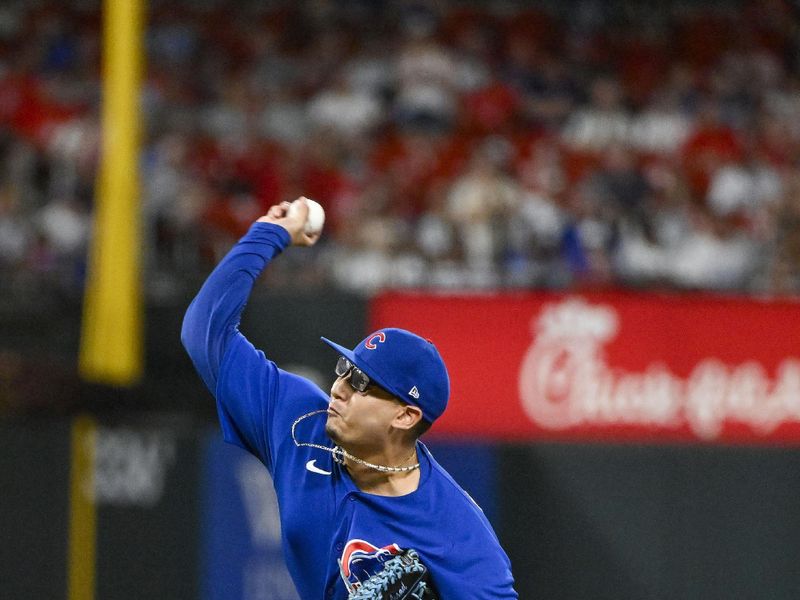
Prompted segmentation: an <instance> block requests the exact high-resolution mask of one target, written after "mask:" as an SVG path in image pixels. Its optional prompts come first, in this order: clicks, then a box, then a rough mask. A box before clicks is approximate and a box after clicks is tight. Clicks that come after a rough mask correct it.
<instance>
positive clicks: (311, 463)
mask: <svg viewBox="0 0 800 600" xmlns="http://www.w3.org/2000/svg"><path fill="white" fill-rule="evenodd" d="M315 462H317V459H314V460H310V461H308V462H307V463H306V469H308V470H309V471H311V472H312V473H319V474H320V475H330V474H331V472H330V471H323V470H322V469H320V468H319V467H318V466H317V465H315V464H314V463H315Z"/></svg>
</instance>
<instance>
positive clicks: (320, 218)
mask: <svg viewBox="0 0 800 600" xmlns="http://www.w3.org/2000/svg"><path fill="white" fill-rule="evenodd" d="M298 202H299V200H295V201H294V202H292V205H291V206H290V207H289V215H292V211H296V210H297V203H298ZM306 204H307V205H308V218H307V219H306V226H305V229H304V230H303V231H304V232H305V233H306V234H307V235H314V234H315V233H319V232H321V231H322V226H323V225H325V210H324V209H323V208H322V206H320V204H319V202H316V201H314V200H312V199H311V198H306Z"/></svg>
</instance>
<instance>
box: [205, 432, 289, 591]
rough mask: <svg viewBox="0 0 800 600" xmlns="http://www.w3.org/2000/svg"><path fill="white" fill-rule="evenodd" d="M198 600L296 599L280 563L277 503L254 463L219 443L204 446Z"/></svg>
mask: <svg viewBox="0 0 800 600" xmlns="http://www.w3.org/2000/svg"><path fill="white" fill-rule="evenodd" d="M204 463H205V468H204V470H203V482H202V490H203V505H202V508H201V510H202V532H201V543H202V546H201V547H202V556H201V573H200V580H201V592H202V596H201V597H202V598H203V600H297V593H296V592H295V589H294V585H293V584H292V581H291V578H290V577H289V573H288V572H287V570H286V566H285V564H284V562H283V554H282V550H281V532H280V521H279V517H278V501H277V498H276V497H275V491H274V490H273V488H272V480H271V479H270V476H269V473H268V472H267V470H266V468H264V465H262V464H261V463H260V462H259V461H258V460H257V459H256V458H254V457H253V456H251V455H250V454H248V453H247V452H245V451H244V450H241V449H239V448H237V447H235V446H231V445H230V444H226V443H224V442H223V441H222V439H221V436H220V435H219V433H218V432H215V433H214V434H213V436H210V438H209V440H208V442H207V444H206V447H205V461H204Z"/></svg>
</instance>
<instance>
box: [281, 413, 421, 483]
mask: <svg viewBox="0 0 800 600" xmlns="http://www.w3.org/2000/svg"><path fill="white" fill-rule="evenodd" d="M326 412H328V411H327V410H326V409H321V410H315V411H313V412H310V413H306V414H304V415H302V416H300V417H298V418H297V419H295V422H294V423H292V441H293V442H294V445H295V446H297V447H298V448H299V447H300V446H306V447H308V448H317V449H318V450H324V451H325V452H330V453H331V454H332V455H333V460H334V461H335V462H337V463H339V464H344V459H349V460H352V461H353V462H355V463H358V464H360V465H364V466H365V467H369V468H370V469H375V470H376V471H380V472H381V473H406V472H408V471H413V470H414V469H419V463H416V464H413V465H408V466H405V467H386V466H384V465H375V464H373V463H371V462H367V461H366V460H363V459H361V458H358V457H357V456H353V455H352V454H350V453H349V452H348V451H347V450H345V449H344V448H341V447H339V446H333V447H330V446H323V445H322V444H315V443H313V442H298V441H297V438H296V437H295V435H294V429H295V427H297V424H298V423H299V422H300V421H302V420H303V419H307V418H308V417H313V416H314V415H318V414H320V413H326Z"/></svg>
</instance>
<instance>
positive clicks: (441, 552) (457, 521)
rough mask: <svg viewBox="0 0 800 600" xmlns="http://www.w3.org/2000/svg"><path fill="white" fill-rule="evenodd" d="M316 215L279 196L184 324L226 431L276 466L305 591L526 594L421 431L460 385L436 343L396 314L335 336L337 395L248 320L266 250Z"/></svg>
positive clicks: (298, 235) (315, 599) (332, 594)
mask: <svg viewBox="0 0 800 600" xmlns="http://www.w3.org/2000/svg"><path fill="white" fill-rule="evenodd" d="M290 208H292V210H291V211H290V210H289V209H290ZM307 219H308V206H307V205H306V202H305V199H303V198H300V199H298V200H296V201H295V202H294V203H292V204H290V203H288V202H283V203H281V204H280V205H275V206H273V207H272V208H270V210H269V211H268V213H267V214H266V215H265V216H263V217H261V218H260V219H258V221H257V222H256V223H254V224H253V226H252V227H251V228H250V230H249V232H248V233H247V234H246V235H245V236H244V237H243V238H242V239H241V240H240V241H239V243H238V244H237V245H236V246H235V247H234V248H233V249H232V250H231V251H230V253H229V254H228V255H227V256H226V257H225V258H224V259H223V260H222V261H221V262H220V264H219V265H218V266H217V267H216V269H215V270H214V271H213V272H212V273H211V275H210V276H209V278H208V280H207V281H206V282H205V284H204V285H203V287H202V289H201V290H200V292H199V293H198V295H197V297H196V298H195V299H194V301H193V302H192V303H191V305H190V306H189V309H188V311H187V312H186V316H185V319H184V322H183V329H182V332H181V338H182V340H183V344H184V346H185V347H186V350H187V351H188V353H189V355H190V356H191V358H192V360H193V362H194V364H195V366H196V368H197V370H198V372H199V374H200V376H201V377H202V378H203V381H204V382H205V383H206V385H207V386H208V388H209V390H211V393H212V394H213V395H214V396H215V398H216V401H217V409H218V413H219V420H220V424H221V426H222V431H223V435H224V438H225V440H226V441H227V442H230V443H232V444H236V445H237V446H240V447H242V448H244V449H245V450H247V451H248V452H251V453H252V454H254V455H255V456H257V457H258V458H259V459H260V460H261V461H262V462H263V463H264V465H265V466H266V468H267V470H268V471H269V473H270V474H271V475H272V480H273V482H274V485H275V490H276V493H277V496H278V501H279V505H280V517H281V525H282V537H283V548H284V554H285V557H286V564H287V566H288V569H289V572H290V573H291V576H292V579H293V581H294V583H295V585H296V586H297V590H298V592H299V595H300V597H301V598H302V599H303V600H321V599H325V598H333V599H336V600H345V599H347V600H355V599H368V598H369V599H378V598H381V599H390V598H391V599H393V600H403V599H405V600H412V599H416V600H422V599H435V598H439V599H443V600H472V599H474V600H479V599H480V600H489V599H492V600H494V599H508V598H517V594H516V592H515V591H514V589H513V578H512V575H511V567H510V563H509V560H508V557H507V556H506V554H505V552H504V551H503V549H502V548H501V547H500V544H499V542H498V540H497V537H496V535H495V533H494V531H493V530H492V527H491V525H490V524H489V522H488V520H487V519H486V517H485V516H484V514H483V512H482V511H481V509H480V508H479V507H478V506H477V505H476V504H475V503H474V501H473V500H472V499H471V498H470V497H469V495H467V493H466V492H464V490H462V489H461V488H460V487H459V486H458V484H457V483H456V482H455V481H454V480H453V479H452V478H451V477H450V475H449V474H448V473H447V472H446V471H445V470H444V469H443V468H442V467H441V466H440V465H439V464H438V463H437V462H436V460H435V459H434V458H433V456H432V455H431V453H430V452H429V451H428V449H427V448H426V447H425V445H424V444H423V443H422V442H420V441H419V437H420V435H422V434H423V433H424V432H425V431H427V429H428V428H429V427H430V425H431V424H432V423H433V422H434V421H435V420H436V419H437V418H438V417H439V416H440V415H441V414H442V413H443V412H444V410H445V408H446V406H447V400H448V396H449V391H450V382H449V378H448V374H447V370H446V368H445V365H444V362H443V361H442V358H441V356H440V355H439V352H438V351H437V349H436V347H435V346H434V345H433V343H431V342H430V341H427V340H425V339H422V338H421V337H419V336H417V335H415V334H413V333H411V332H409V331H405V330H402V329H392V328H387V329H381V330H379V331H376V332H374V333H372V334H370V335H369V336H367V337H366V338H365V339H364V340H363V341H362V342H360V343H359V344H358V345H357V346H356V347H355V348H353V349H349V348H345V347H342V346H340V345H338V344H336V343H334V342H331V341H329V340H327V339H325V338H323V341H324V342H325V343H326V344H328V345H329V346H330V347H331V348H333V349H334V350H335V351H336V353H335V354H333V353H332V356H331V359H332V360H331V362H332V363H334V364H335V372H336V375H337V379H336V381H335V382H334V383H333V386H332V387H331V391H330V395H329V396H327V395H325V394H324V393H323V392H322V391H321V390H320V389H319V388H318V387H317V386H316V385H314V384H313V383H312V382H310V381H308V380H306V379H304V378H302V377H298V376H296V375H293V374H291V373H287V372H286V371H283V370H281V369H279V368H278V367H277V366H276V365H275V364H274V363H273V362H272V361H270V360H269V359H267V358H266V357H265V355H264V353H263V352H262V351H260V350H257V349H256V348H255V347H253V345H252V344H251V343H250V342H249V341H248V340H247V339H246V338H245V337H244V335H242V334H241V333H240V332H239V328H238V325H239V319H240V315H241V312H242V310H243V309H244V306H245V304H246V302H247V299H248V296H249V294H250V291H251V289H252V286H253V283H254V281H255V280H256V278H257V277H258V276H259V274H260V273H261V271H262V270H263V269H264V268H265V267H266V266H267V264H269V262H270V261H271V260H272V259H274V258H275V257H276V256H277V255H278V254H280V253H281V252H282V251H283V250H284V249H286V247H288V246H290V245H295V246H310V245H312V244H314V243H315V242H316V241H317V239H319V235H320V233H319V231H316V232H312V233H308V229H307V228H306V221H307ZM277 318H279V316H278V317H277Z"/></svg>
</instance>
